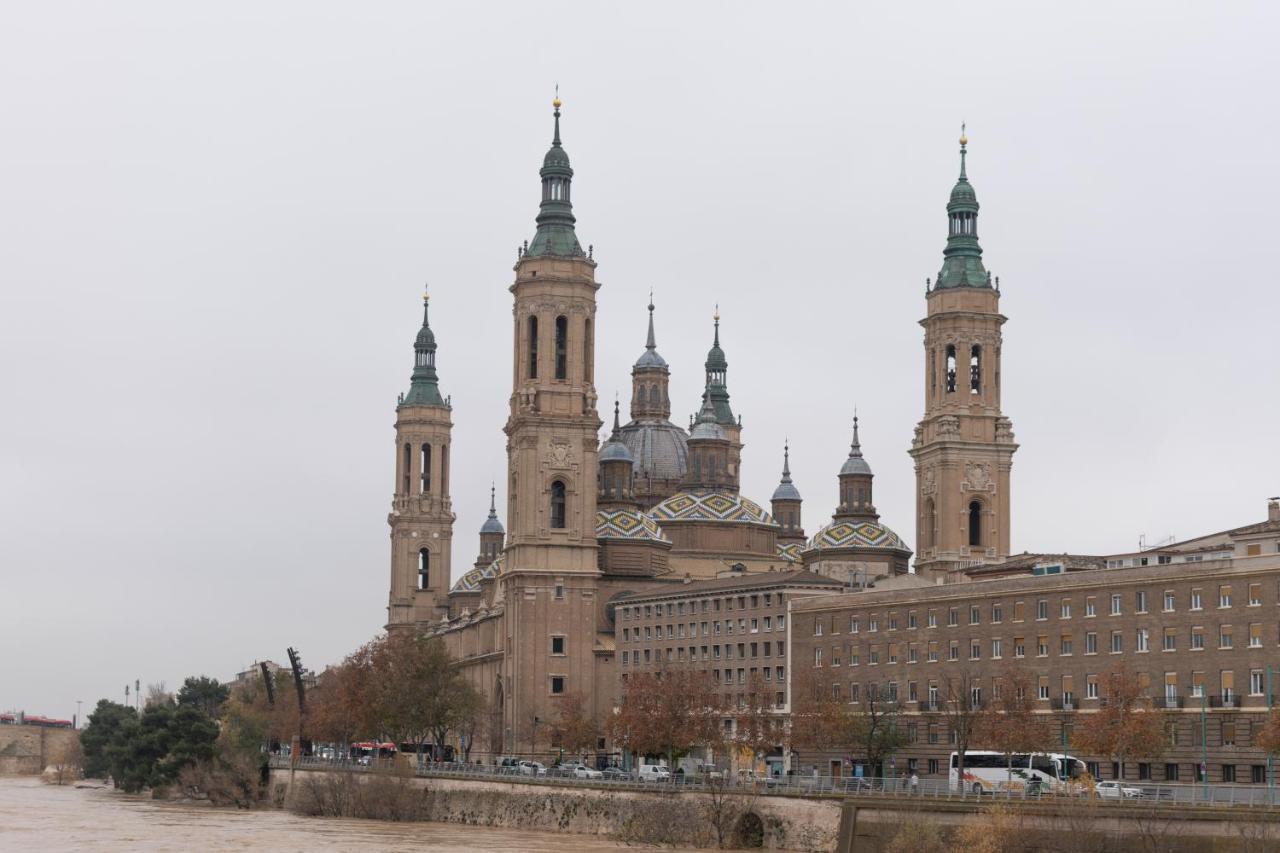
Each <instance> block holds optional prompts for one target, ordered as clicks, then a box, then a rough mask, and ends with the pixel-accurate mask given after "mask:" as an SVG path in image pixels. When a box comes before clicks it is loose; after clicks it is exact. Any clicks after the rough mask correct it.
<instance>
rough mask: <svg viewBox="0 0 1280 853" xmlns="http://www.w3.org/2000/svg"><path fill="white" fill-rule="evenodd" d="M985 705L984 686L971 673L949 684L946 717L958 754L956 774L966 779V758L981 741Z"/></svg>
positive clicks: (956, 676) (961, 674)
mask: <svg viewBox="0 0 1280 853" xmlns="http://www.w3.org/2000/svg"><path fill="white" fill-rule="evenodd" d="M984 708H985V704H984V702H983V699H982V683H981V681H980V680H979V678H978V676H977V675H975V674H974V673H973V671H972V670H970V669H963V670H961V671H960V672H958V673H956V674H954V675H952V676H951V677H950V678H948V679H947V680H946V693H945V695H944V698H943V700H942V715H943V718H944V719H945V720H946V721H947V726H948V728H950V730H951V736H952V739H953V743H954V744H955V752H956V772H957V776H958V777H959V778H961V779H963V778H964V756H965V753H967V752H968V751H969V744H970V743H972V742H973V741H974V740H975V739H976V738H977V737H979V736H980V735H979V731H980V729H981V728H982V716H983V709H984Z"/></svg>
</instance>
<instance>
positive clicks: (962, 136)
mask: <svg viewBox="0 0 1280 853" xmlns="http://www.w3.org/2000/svg"><path fill="white" fill-rule="evenodd" d="M960 144H961V145H968V144H969V137H968V136H966V135H965V132H964V122H960Z"/></svg>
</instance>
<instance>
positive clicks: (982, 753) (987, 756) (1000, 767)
mask: <svg viewBox="0 0 1280 853" xmlns="http://www.w3.org/2000/svg"><path fill="white" fill-rule="evenodd" d="M958 764H959V754H958V753H955V752H953V753H951V770H950V776H951V790H953V791H959V790H965V791H972V792H974V793H976V794H981V793H985V792H988V791H1008V792H1010V793H1017V794H1022V793H1063V792H1066V791H1068V790H1070V789H1071V787H1072V786H1073V785H1075V784H1077V783H1078V782H1079V781H1080V780H1082V779H1083V778H1084V776H1085V772H1086V771H1085V766H1084V762H1083V761H1081V760H1080V759H1078V758H1076V757H1075V756H1071V755H1064V754H1062V753H1061V752H1035V753H1029V754H1028V753H1015V754H1014V755H1006V754H1005V753H1003V752H991V751H988V750H975V751H973V752H966V753H965V754H964V779H963V780H961V779H960V777H959V773H958Z"/></svg>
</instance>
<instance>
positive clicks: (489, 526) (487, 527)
mask: <svg viewBox="0 0 1280 853" xmlns="http://www.w3.org/2000/svg"><path fill="white" fill-rule="evenodd" d="M480 532H481V533H506V532H507V531H506V530H504V529H503V527H502V522H501V521H498V516H497V515H496V514H494V513H490V514H489V517H488V518H486V519H485V520H484V524H482V525H481V526H480Z"/></svg>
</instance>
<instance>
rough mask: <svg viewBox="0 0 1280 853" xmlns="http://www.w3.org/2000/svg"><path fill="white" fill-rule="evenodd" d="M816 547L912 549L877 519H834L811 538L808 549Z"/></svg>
mask: <svg viewBox="0 0 1280 853" xmlns="http://www.w3.org/2000/svg"><path fill="white" fill-rule="evenodd" d="M815 548H885V549H891V550H901V551H910V550H911V549H910V548H908V547H907V546H906V543H904V542H903V541H902V537H900V536H898V534H896V533H894V532H893V531H892V530H890V529H889V528H887V527H885V526H884V525H883V524H880V523H879V522H876V521H833V522H831V523H830V524H828V525H827V526H826V527H824V528H822V529H821V530H819V531H818V532H817V533H815V534H814V536H813V538H812V539H810V540H809V544H808V546H807V548H806V550H812V549H815Z"/></svg>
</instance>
